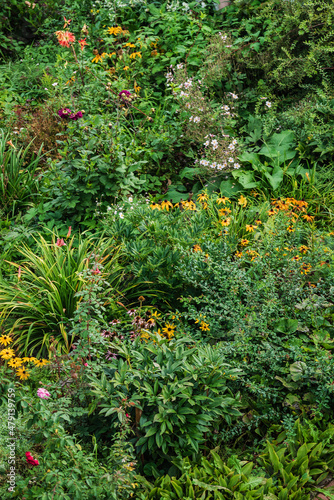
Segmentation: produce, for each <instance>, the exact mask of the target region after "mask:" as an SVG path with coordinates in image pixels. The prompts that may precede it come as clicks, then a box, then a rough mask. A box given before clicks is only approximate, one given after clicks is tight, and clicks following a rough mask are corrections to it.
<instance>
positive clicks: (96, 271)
mask: <svg viewBox="0 0 334 500" xmlns="http://www.w3.org/2000/svg"><path fill="white" fill-rule="evenodd" d="M92 274H101V271H100V269H99V268H98V267H97V266H96V267H95V268H94V269H93V270H92Z"/></svg>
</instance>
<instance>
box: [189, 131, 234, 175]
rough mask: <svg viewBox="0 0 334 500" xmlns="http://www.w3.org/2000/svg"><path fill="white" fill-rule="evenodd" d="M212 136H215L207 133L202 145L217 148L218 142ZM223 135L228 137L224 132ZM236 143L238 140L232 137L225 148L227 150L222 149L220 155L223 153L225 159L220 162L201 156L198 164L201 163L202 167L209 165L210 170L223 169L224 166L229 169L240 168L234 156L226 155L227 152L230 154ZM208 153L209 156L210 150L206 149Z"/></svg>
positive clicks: (213, 149)
mask: <svg viewBox="0 0 334 500" xmlns="http://www.w3.org/2000/svg"><path fill="white" fill-rule="evenodd" d="M212 137H215V136H214V135H212V134H210V135H207V136H206V137H205V139H207V140H206V141H205V143H204V146H205V147H206V148H209V147H210V146H211V147H210V150H212V151H215V150H216V149H218V147H219V143H218V141H217V139H212ZM224 137H229V136H228V135H226V134H225V135H224ZM237 144H238V141H237V140H236V139H233V140H232V142H231V143H230V144H229V146H228V148H227V149H228V150H229V151H223V153H222V155H223V157H225V159H224V160H223V161H222V162H221V163H218V162H217V161H213V160H211V161H210V160H208V159H206V158H202V160H200V162H199V164H200V165H202V166H203V167H209V168H211V169H212V170H218V171H219V170H223V169H224V168H229V169H231V168H235V169H238V168H240V164H239V163H237V162H236V161H235V158H233V156H228V155H229V154H230V155H231V152H232V151H234V150H235V147H236V146H237ZM208 154H209V156H211V155H210V151H208Z"/></svg>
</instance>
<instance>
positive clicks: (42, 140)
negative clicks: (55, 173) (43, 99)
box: [10, 104, 66, 158]
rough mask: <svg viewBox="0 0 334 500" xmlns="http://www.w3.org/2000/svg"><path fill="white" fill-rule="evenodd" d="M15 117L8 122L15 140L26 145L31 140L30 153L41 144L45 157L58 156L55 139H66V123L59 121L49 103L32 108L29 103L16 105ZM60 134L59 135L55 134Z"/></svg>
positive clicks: (34, 151)
mask: <svg viewBox="0 0 334 500" xmlns="http://www.w3.org/2000/svg"><path fill="white" fill-rule="evenodd" d="M14 113H15V117H13V119H12V122H11V124H10V126H11V129H12V130H13V133H15V134H17V142H18V144H19V145H20V146H23V147H26V146H28V145H29V144H30V143H31V141H33V142H32V144H31V153H35V154H36V152H37V151H38V150H39V148H40V147H41V146H42V152H43V153H44V154H45V157H49V158H59V157H60V155H59V153H58V152H57V149H58V144H57V140H58V141H59V140H65V139H66V123H64V122H63V121H61V120H60V119H59V117H58V116H57V114H56V112H55V110H54V109H53V108H52V106H51V105H48V104H46V105H43V106H39V107H37V108H33V107H32V106H30V105H25V106H16V107H15V110H14ZM57 134H60V135H57Z"/></svg>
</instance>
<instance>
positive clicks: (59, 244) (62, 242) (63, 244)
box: [56, 238, 66, 247]
mask: <svg viewBox="0 0 334 500" xmlns="http://www.w3.org/2000/svg"><path fill="white" fill-rule="evenodd" d="M56 246H57V247H63V246H66V243H65V241H64V238H62V239H60V238H57V243H56Z"/></svg>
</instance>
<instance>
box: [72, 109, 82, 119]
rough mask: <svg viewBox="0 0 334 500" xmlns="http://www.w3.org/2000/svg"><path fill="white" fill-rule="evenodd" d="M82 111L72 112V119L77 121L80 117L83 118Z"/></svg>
mask: <svg viewBox="0 0 334 500" xmlns="http://www.w3.org/2000/svg"><path fill="white" fill-rule="evenodd" d="M82 116H83V115H82V112H81V111H78V112H77V113H72V114H71V116H70V120H73V121H77V120H79V118H82Z"/></svg>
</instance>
